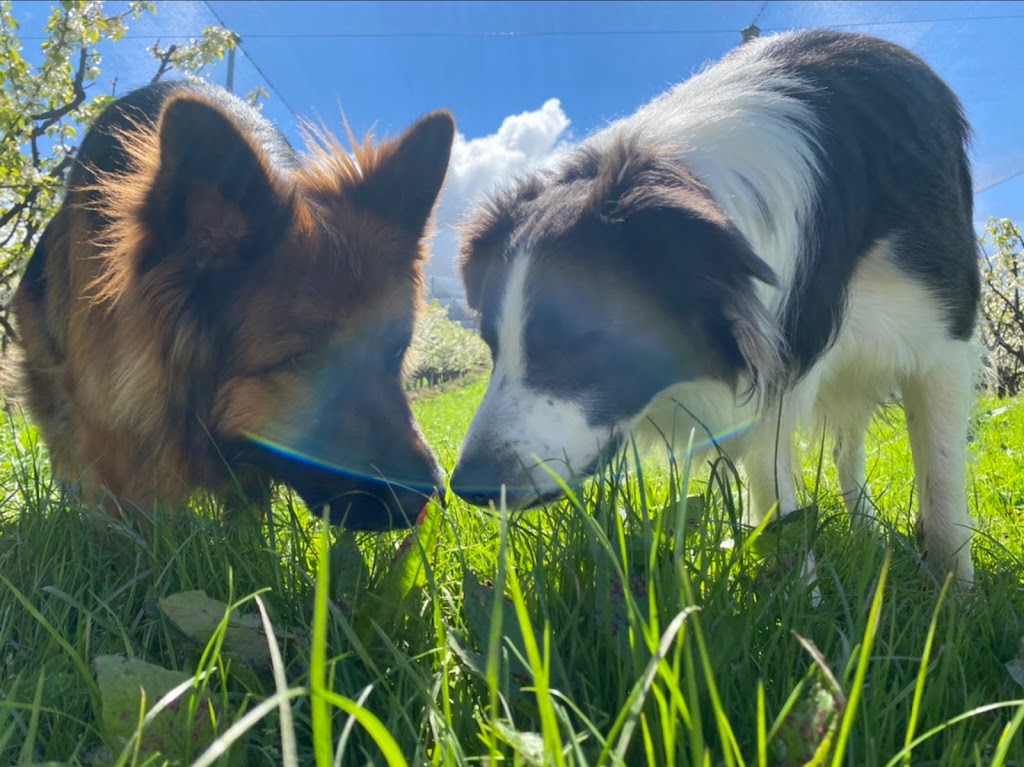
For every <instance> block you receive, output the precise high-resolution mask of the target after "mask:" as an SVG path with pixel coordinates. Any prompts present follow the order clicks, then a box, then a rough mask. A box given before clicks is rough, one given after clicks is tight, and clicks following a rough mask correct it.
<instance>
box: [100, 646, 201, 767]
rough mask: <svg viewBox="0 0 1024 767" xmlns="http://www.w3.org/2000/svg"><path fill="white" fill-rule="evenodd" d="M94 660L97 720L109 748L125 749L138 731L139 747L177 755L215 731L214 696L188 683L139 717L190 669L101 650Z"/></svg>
mask: <svg viewBox="0 0 1024 767" xmlns="http://www.w3.org/2000/svg"><path fill="white" fill-rule="evenodd" d="M93 664H94V666H95V667H96V681H97V683H98V685H99V688H100V697H101V700H102V703H103V711H102V715H101V717H100V724H101V728H102V731H103V735H104V738H105V739H106V740H107V743H108V744H109V745H110V746H111V747H112V748H113V749H115V750H121V749H124V748H125V747H126V746H128V745H129V743H131V742H132V739H133V737H138V745H139V748H140V750H141V752H142V753H145V754H152V753H160V754H162V755H163V756H165V757H167V758H169V759H171V760H173V761H180V760H186V759H188V758H189V757H192V756H195V755H196V754H197V753H200V752H201V751H202V750H203V749H204V748H206V746H208V745H209V744H210V743H211V742H212V741H213V739H214V738H215V737H216V734H217V732H216V725H215V723H216V721H217V713H216V711H215V710H214V706H213V703H212V701H210V699H209V698H208V697H206V696H205V695H202V694H199V695H197V692H196V691H195V690H194V689H191V688H189V689H186V690H185V691H184V692H182V693H181V694H180V695H179V696H178V698H177V699H176V700H174V701H173V702H172V703H170V705H168V706H167V707H166V708H164V709H163V710H162V711H160V712H159V713H158V714H156V716H154V717H152V719H151V721H149V722H145V723H144V721H143V717H144V715H145V714H146V713H147V712H149V711H150V710H151V709H152V708H153V706H154V705H155V704H156V703H157V702H158V701H159V700H160V699H161V698H162V697H163V696H164V695H166V694H167V693H168V692H170V691H171V690H173V689H174V688H175V687H177V686H179V685H181V684H182V683H184V682H188V681H189V680H191V679H192V675H191V674H186V673H185V672H183V671H171V670H169V669H165V668H162V667H160V666H156V665H154V664H152V663H146V662H145V661H141V660H138V659H134V658H133V659H130V660H129V659H126V658H124V657H123V656H120V655H101V656H99V657H98V658H96V660H95V661H94V662H93ZM133 747H134V745H133Z"/></svg>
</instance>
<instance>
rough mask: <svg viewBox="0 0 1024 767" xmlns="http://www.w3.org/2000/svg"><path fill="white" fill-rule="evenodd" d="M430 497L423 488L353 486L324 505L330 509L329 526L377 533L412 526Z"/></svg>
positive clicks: (373, 485)
mask: <svg viewBox="0 0 1024 767" xmlns="http://www.w3.org/2000/svg"><path fill="white" fill-rule="evenodd" d="M431 494H432V492H426V489H424V490H417V489H413V488H403V487H397V486H391V485H381V484H378V483H373V484H366V485H361V486H357V487H355V488H353V489H351V490H348V491H346V492H343V493H341V494H339V495H336V496H334V497H332V498H330V499H329V500H326V501H325V502H326V503H327V504H328V506H329V507H330V510H331V511H330V515H331V524H334V525H341V526H343V527H345V528H347V529H349V530H369V531H377V532H380V531H384V530H401V529H405V528H409V527H412V526H413V524H415V522H416V518H417V517H418V516H419V514H420V512H421V511H422V510H423V507H424V506H426V505H427V503H429V501H430V496H431ZM320 505H321V506H322V505H323V504H322V503H321V504H320Z"/></svg>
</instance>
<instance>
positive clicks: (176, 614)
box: [158, 591, 294, 668]
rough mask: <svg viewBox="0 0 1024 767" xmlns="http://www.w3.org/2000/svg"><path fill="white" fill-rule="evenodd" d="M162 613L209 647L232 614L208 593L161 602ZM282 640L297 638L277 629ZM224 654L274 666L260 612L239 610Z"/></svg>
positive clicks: (189, 593)
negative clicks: (226, 617) (228, 615)
mask: <svg viewBox="0 0 1024 767" xmlns="http://www.w3.org/2000/svg"><path fill="white" fill-rule="evenodd" d="M158 605H159V607H160V612H162V613H163V614H164V616H166V617H167V619H168V620H169V621H171V623H173V624H174V625H175V626H176V627H177V628H178V630H179V631H181V633H183V634H185V636H187V637H189V638H190V639H192V640H193V641H194V642H196V643H198V644H200V645H206V644H207V643H208V642H209V641H210V640H211V639H212V638H213V635H214V632H216V631H217V628H218V627H219V626H220V625H221V623H222V622H223V620H224V616H225V615H227V613H228V605H227V604H225V603H224V602H221V601H219V600H216V599H211V598H210V597H208V596H207V595H206V592H205V591H181V592H179V593H177V594H171V595H170V596H168V597H164V598H163V599H160V600H159V601H158ZM274 633H275V635H276V636H277V638H278V639H279V640H281V639H290V638H294V635H293V634H289V633H286V632H282V631H277V630H276V629H275V632H274ZM222 650H223V652H225V653H227V654H229V655H231V656H233V657H235V658H238V659H240V660H242V661H245V662H246V663H249V664H251V665H254V666H258V667H260V668H267V667H269V666H270V646H269V644H268V643H267V635H266V631H265V629H264V627H263V621H262V620H261V619H260V616H259V615H258V614H256V613H251V614H248V615H242V614H240V613H239V612H238V610H235V611H233V612H232V613H231V616H230V617H229V618H228V621H227V634H226V635H225V637H224V644H223V647H222Z"/></svg>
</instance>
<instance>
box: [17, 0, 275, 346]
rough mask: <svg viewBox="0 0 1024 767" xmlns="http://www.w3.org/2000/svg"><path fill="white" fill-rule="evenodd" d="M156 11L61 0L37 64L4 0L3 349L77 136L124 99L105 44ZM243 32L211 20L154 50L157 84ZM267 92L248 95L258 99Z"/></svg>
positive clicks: (219, 53)
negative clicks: (109, 73) (108, 75)
mask: <svg viewBox="0 0 1024 767" xmlns="http://www.w3.org/2000/svg"><path fill="white" fill-rule="evenodd" d="M155 12H156V6H155V4H154V3H152V2H130V3H128V5H127V9H126V10H124V11H122V12H119V13H115V14H110V13H108V12H107V11H106V10H105V8H104V4H103V2H99V1H98V0H78V1H72V0H63V2H60V3H59V4H55V5H54V6H53V8H52V9H51V11H50V15H49V17H48V20H47V24H46V30H45V31H46V39H45V40H44V41H43V43H42V54H43V57H42V61H41V62H40V63H39V64H38V65H35V66H33V65H32V64H30V63H29V62H28V61H26V59H25V58H24V57H23V56H22V51H23V50H24V46H23V45H22V40H21V37H20V34H19V28H18V23H17V21H16V19H15V17H14V14H13V12H12V8H11V3H10V2H9V0H0V72H2V73H3V74H2V75H0V85H2V87H0V135H2V136H3V141H2V143H0V349H3V350H6V349H7V346H8V344H9V343H10V341H11V340H12V338H14V337H15V332H14V329H13V328H12V327H11V324H10V316H9V305H10V300H11V298H12V296H13V292H14V287H15V286H16V285H17V281H18V278H19V275H20V274H21V272H22V269H23V267H24V265H25V263H26V261H27V259H28V257H29V256H30V255H31V253H32V249H33V248H34V247H35V243H36V240H37V238H38V237H39V235H40V233H41V232H42V230H43V228H44V227H45V226H46V223H47V222H48V221H49V220H50V218H51V217H52V216H53V215H54V213H55V212H56V210H57V207H58V206H59V204H60V200H61V195H62V191H63V185H64V177H65V175H66V173H67V171H68V169H69V168H70V166H71V162H72V160H73V159H74V153H75V149H76V148H77V142H78V141H79V140H80V139H81V138H82V136H83V135H84V132H85V130H86V128H87V127H88V126H89V125H90V124H91V123H92V121H93V120H94V119H95V118H96V116H97V115H98V114H99V113H100V112H101V111H102V110H103V108H104V107H105V106H106V105H107V104H109V103H110V102H111V101H113V100H114V98H115V97H116V88H117V81H116V79H115V80H112V81H110V82H108V83H105V84H104V83H101V82H100V71H101V64H102V61H101V56H100V53H99V50H98V47H99V46H100V44H101V43H104V42H113V43H116V42H118V41H119V40H121V39H122V38H124V36H125V34H127V32H128V29H129V26H130V24H131V22H132V21H133V20H136V19H139V18H140V17H141V16H142V15H143V14H152V13H155ZM237 44H238V37H237V36H236V35H235V34H234V33H232V32H230V31H228V30H226V29H223V28H222V27H218V26H212V27H208V28H207V29H205V30H203V33H202V35H201V36H199V37H197V38H194V39H190V40H188V41H187V42H186V43H184V44H175V45H171V46H168V47H166V48H164V47H161V46H160V44H159V42H158V43H157V44H156V45H153V46H151V47H150V48H149V49H148V50H149V53H150V54H151V55H152V56H153V58H154V73H153V78H152V80H153V82H155V81H157V80H159V79H160V78H161V77H164V76H165V75H166V74H167V73H168V72H171V71H172V70H173V71H177V72H178V73H180V74H182V75H185V76H187V77H195V76H198V75H199V74H200V73H202V72H203V71H204V70H208V68H209V67H210V65H212V64H214V63H216V62H217V61H220V60H221V59H223V58H224V56H225V54H226V53H227V52H228V51H229V50H231V49H232V48H234V47H235V46H236V45H237ZM261 96H266V92H265V91H263V90H262V89H257V91H256V92H254V93H252V94H250V101H251V102H253V103H255V101H257V100H258V99H259V98H260V97H261Z"/></svg>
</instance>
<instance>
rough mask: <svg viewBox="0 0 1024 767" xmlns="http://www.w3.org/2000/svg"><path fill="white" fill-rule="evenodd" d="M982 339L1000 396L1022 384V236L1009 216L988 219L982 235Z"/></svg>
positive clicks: (1023, 268)
mask: <svg viewBox="0 0 1024 767" xmlns="http://www.w3.org/2000/svg"><path fill="white" fill-rule="evenodd" d="M982 248H983V250H984V253H985V258H984V259H983V260H982V311H983V313H984V318H985V322H984V323H983V325H982V340H983V341H984V342H985V346H986V347H987V348H988V350H989V366H990V367H991V369H992V373H993V375H994V377H995V385H996V388H997V392H998V393H999V395H1000V396H1006V395H1010V396H1016V395H1017V394H1019V393H1020V389H1021V385H1022V384H1024V304H1022V301H1021V299H1022V295H1021V294H1022V292H1024V263H1021V259H1022V258H1024V236H1022V235H1021V230H1020V227H1019V226H1018V225H1017V224H1015V223H1014V222H1012V221H1010V220H1009V219H1006V218H1002V219H995V218H993V219H989V222H988V226H987V227H986V229H985V237H984V238H983V239H982Z"/></svg>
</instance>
